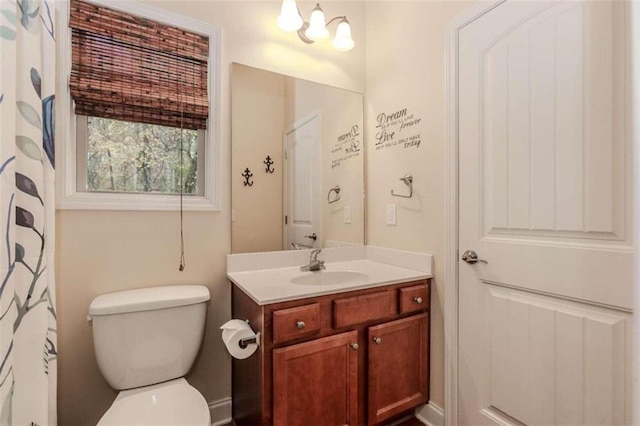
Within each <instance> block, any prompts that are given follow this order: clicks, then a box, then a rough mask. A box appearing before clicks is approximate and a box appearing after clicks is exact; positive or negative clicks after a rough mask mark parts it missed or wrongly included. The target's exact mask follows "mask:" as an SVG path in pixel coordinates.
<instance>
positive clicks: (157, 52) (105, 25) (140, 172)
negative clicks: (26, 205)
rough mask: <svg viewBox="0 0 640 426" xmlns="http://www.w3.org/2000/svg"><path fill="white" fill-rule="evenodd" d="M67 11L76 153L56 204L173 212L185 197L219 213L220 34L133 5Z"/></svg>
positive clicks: (78, 2) (100, 4)
mask: <svg viewBox="0 0 640 426" xmlns="http://www.w3.org/2000/svg"><path fill="white" fill-rule="evenodd" d="M68 5H69V6H68V7H69V14H68V17H69V29H67V32H68V33H70V39H71V45H72V46H71V47H72V54H71V55H68V54H67V55H66V56H67V60H68V61H67V66H68V67H69V68H70V69H71V73H70V77H69V80H68V81H69V87H68V93H69V95H70V98H72V99H73V104H71V100H70V99H69V100H68V103H69V109H70V110H71V111H72V116H71V119H70V120H69V121H68V123H69V124H70V126H69V128H68V129H67V132H66V136H69V137H70V139H72V141H73V142H74V145H75V147H73V146H66V147H65V145H63V146H62V147H63V149H65V148H66V152H65V153H64V155H63V157H64V167H63V168H64V170H63V174H62V178H63V179H62V180H63V182H62V183H61V186H62V191H59V192H61V194H60V195H61V196H60V197H59V198H58V207H59V208H106V209H133V210H139V209H140V210H147V209H159V210H166V209H176V208H177V206H178V205H179V202H178V201H179V200H178V197H175V194H178V193H181V192H182V193H183V194H184V195H185V199H184V202H185V208H186V209H191V210H202V209H207V210H210V209H214V210H216V209H218V206H217V198H218V188H217V182H218V170H217V169H218V168H217V167H215V166H216V165H217V164H216V163H217V161H218V160H217V156H218V152H217V150H218V149H217V141H218V137H217V136H218V129H217V123H218V120H217V116H216V115H217V112H218V99H217V93H218V91H217V89H218V84H219V83H218V82H219V73H218V72H217V70H218V49H219V47H218V45H219V34H218V30H217V29H215V28H212V27H210V26H208V25H203V24H202V23H200V22H198V21H193V20H190V19H188V18H184V17H179V16H176V15H171V14H169V13H167V12H164V11H160V10H158V9H154V8H151V7H149V6H144V5H140V4H137V3H134V2H131V3H125V2H123V3H113V2H108V1H102V0H100V1H96V0H91V1H90V2H89V1H82V0H71V2H70V3H68ZM105 6H108V7H105ZM122 8H126V9H127V10H122ZM186 28H189V30H187V29H186ZM211 74H213V75H211ZM63 101H64V100H63ZM70 148H71V149H70ZM70 161H72V162H73V164H70ZM59 174H60V170H59ZM59 189H60V187H59Z"/></svg>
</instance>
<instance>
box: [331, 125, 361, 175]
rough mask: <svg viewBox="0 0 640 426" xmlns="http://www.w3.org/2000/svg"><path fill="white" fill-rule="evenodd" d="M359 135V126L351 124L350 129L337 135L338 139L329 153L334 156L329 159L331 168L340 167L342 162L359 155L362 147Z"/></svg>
mask: <svg viewBox="0 0 640 426" xmlns="http://www.w3.org/2000/svg"><path fill="white" fill-rule="evenodd" d="M359 137H360V126H358V125H353V126H351V129H349V131H348V132H346V133H343V134H341V135H340V136H338V141H337V142H336V143H335V144H334V146H333V148H332V149H331V154H332V156H333V157H335V158H332V159H331V168H332V169H335V168H336V167H340V165H341V164H342V163H343V162H345V161H347V160H350V159H351V158H355V157H358V156H359V155H360V151H361V149H362V148H361V147H360V138H359Z"/></svg>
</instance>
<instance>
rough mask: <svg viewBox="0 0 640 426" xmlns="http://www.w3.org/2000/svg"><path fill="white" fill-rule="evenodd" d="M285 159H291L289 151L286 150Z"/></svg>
mask: <svg viewBox="0 0 640 426" xmlns="http://www.w3.org/2000/svg"><path fill="white" fill-rule="evenodd" d="M284 159H285V160H288V159H289V151H287V150H286V149H285V150H284Z"/></svg>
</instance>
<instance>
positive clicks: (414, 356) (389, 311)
mask: <svg viewBox="0 0 640 426" xmlns="http://www.w3.org/2000/svg"><path fill="white" fill-rule="evenodd" d="M232 299H233V300H232V302H233V303H232V306H233V313H232V315H233V317H234V318H240V319H246V320H248V321H249V324H250V325H251V327H252V328H253V329H254V331H256V332H260V334H261V344H260V346H259V348H258V350H257V351H256V353H254V354H253V355H251V356H250V357H249V358H247V359H244V360H237V359H234V360H233V373H232V376H233V383H232V386H233V390H232V391H233V418H234V421H235V423H236V424H237V425H239V426H241V425H287V426H293V425H323V426H329V425H364V424H368V425H374V424H384V423H385V422H388V421H391V420H394V419H396V418H398V416H400V415H403V414H406V413H408V412H410V410H411V409H412V408H415V407H416V406H418V405H420V404H423V403H426V402H427V400H428V396H429V395H428V383H429V304H430V303H429V302H430V280H429V279H426V280H418V281H411V282H407V283H400V284H393V285H387V286H381V287H375V288H369V289H364V290H357V291H350V292H344V293H336V294H329V295H324V296H317V297H309V298H305V299H299V300H291V301H286V302H279V303H272V304H267V305H258V304H257V303H255V302H254V301H253V300H252V299H251V298H250V297H249V296H248V295H247V294H245V293H244V292H243V291H242V289H240V288H239V287H238V286H236V285H233V291H232Z"/></svg>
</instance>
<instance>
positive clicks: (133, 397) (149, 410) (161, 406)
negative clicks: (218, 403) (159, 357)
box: [98, 378, 211, 426]
mask: <svg viewBox="0 0 640 426" xmlns="http://www.w3.org/2000/svg"><path fill="white" fill-rule="evenodd" d="M111 425H113V426H115V425H118V426H124V425H139V426H142V425H148V426H150V425H194V426H195V425H197V426H210V425H211V418H210V416H209V407H208V405H207V402H206V401H205V399H204V397H203V396H202V395H201V394H200V392H198V391H197V390H196V389H195V388H194V387H193V386H191V385H190V384H189V383H187V381H186V380H185V379H183V378H180V379H175V380H171V381H169V382H165V383H160V384H157V385H151V386H145V387H143V388H136V389H129V390H125V391H122V392H120V393H119V394H118V397H117V398H116V400H115V401H114V402H113V404H111V407H110V408H109V409H108V410H107V412H106V413H104V416H102V419H100V421H99V422H98V426H111Z"/></svg>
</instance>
